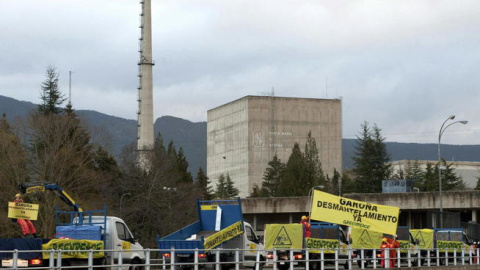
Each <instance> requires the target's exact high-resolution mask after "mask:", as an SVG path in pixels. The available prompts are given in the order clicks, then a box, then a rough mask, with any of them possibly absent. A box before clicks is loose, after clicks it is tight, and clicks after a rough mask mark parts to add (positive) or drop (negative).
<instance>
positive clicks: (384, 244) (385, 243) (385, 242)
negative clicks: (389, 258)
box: [380, 237, 390, 268]
mask: <svg viewBox="0 0 480 270" xmlns="http://www.w3.org/2000/svg"><path fill="white" fill-rule="evenodd" d="M389 248H390V243H389V242H388V239H387V237H382V244H381V245H380V249H381V250H382V256H381V263H380V265H381V267H382V268H390V267H389V265H388V263H387V262H386V259H385V255H386V253H387V252H388V250H387V249H389ZM389 255H390V253H389Z"/></svg>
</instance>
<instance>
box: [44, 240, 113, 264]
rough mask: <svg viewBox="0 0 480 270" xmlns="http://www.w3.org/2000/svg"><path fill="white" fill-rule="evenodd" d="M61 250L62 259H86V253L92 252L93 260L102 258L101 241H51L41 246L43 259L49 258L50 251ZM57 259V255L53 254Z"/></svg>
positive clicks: (102, 248)
mask: <svg viewBox="0 0 480 270" xmlns="http://www.w3.org/2000/svg"><path fill="white" fill-rule="evenodd" d="M52 249H54V250H59V249H61V250H62V257H63V258H81V259H86V258H88V253H89V251H90V249H91V250H93V258H101V257H103V256H104V253H103V250H104V249H105V248H104V246H103V241H98V240H75V239H52V240H50V241H49V242H48V243H46V244H43V245H42V250H44V252H43V258H44V259H49V258H50V252H49V251H50V250H52ZM54 257H55V258H57V253H56V252H55V253H54Z"/></svg>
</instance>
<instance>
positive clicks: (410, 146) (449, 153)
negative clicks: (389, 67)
mask: <svg viewBox="0 0 480 270" xmlns="http://www.w3.org/2000/svg"><path fill="white" fill-rule="evenodd" d="M37 106H38V105H36V104H34V103H31V102H27V101H19V100H16V99H13V98H9V97H5V96H2V95H0V114H5V115H6V116H7V119H8V121H9V122H11V123H12V122H13V121H14V120H15V119H16V118H17V117H22V118H24V117H26V116H27V115H28V113H29V112H30V111H32V110H33V109H35V108H36V107H37ZM75 112H76V113H77V115H78V117H79V118H80V119H82V120H83V121H85V122H86V123H87V126H88V128H89V131H90V133H91V134H92V142H94V143H100V144H102V145H105V147H106V148H107V149H108V151H110V153H111V154H112V155H113V156H115V157H116V158H117V159H118V158H119V157H120V155H121V152H122V149H123V148H124V147H126V146H128V145H130V144H133V143H136V138H137V121H136V120H131V119H125V118H121V117H117V116H112V115H107V114H103V113H100V112H97V111H94V110H75ZM154 132H155V135H156V134H158V132H161V134H162V137H163V141H164V144H165V146H167V145H168V143H170V141H172V142H173V143H174V145H175V147H176V149H177V151H178V150H179V149H180V147H182V149H183V151H184V154H185V156H186V158H187V161H188V163H189V171H190V172H191V173H192V174H193V175H196V173H197V171H198V168H199V167H202V169H203V170H204V171H206V169H207V168H206V165H207V122H192V121H189V120H186V119H182V118H179V117H175V116H168V115H167V116H162V117H160V118H157V119H156V120H155V123H154ZM385 144H386V146H387V151H388V153H389V154H390V157H391V160H392V161H396V160H415V159H418V160H437V159H438V156H437V146H438V145H437V144H432V143H400V142H385ZM342 149H343V150H342V158H343V169H350V168H352V167H353V161H352V157H353V155H354V151H355V139H342ZM442 156H444V157H446V159H447V161H453V160H454V161H472V162H475V161H480V145H449V144H442ZM284 162H286V161H284Z"/></svg>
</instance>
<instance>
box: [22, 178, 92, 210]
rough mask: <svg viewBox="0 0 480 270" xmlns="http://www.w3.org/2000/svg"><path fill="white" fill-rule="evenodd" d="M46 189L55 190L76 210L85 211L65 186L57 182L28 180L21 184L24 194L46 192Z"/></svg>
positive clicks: (56, 193)
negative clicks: (62, 186) (60, 185)
mask: <svg viewBox="0 0 480 270" xmlns="http://www.w3.org/2000/svg"><path fill="white" fill-rule="evenodd" d="M45 190H51V191H53V192H54V193H55V195H57V196H58V197H59V198H60V199H61V200H62V201H64V202H65V203H66V204H68V205H69V206H71V207H72V208H73V210H74V211H77V212H83V209H82V208H81V207H80V205H78V204H77V203H76V202H75V201H74V200H73V199H72V197H70V195H68V193H67V192H66V191H65V190H64V189H63V188H61V187H59V186H58V185H57V184H55V183H44V182H27V183H21V184H20V193H21V194H22V195H24V194H29V193H34V192H45Z"/></svg>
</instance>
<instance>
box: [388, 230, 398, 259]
mask: <svg viewBox="0 0 480 270" xmlns="http://www.w3.org/2000/svg"><path fill="white" fill-rule="evenodd" d="M389 247H390V254H389V255H390V267H395V262H396V261H397V250H398V249H399V248H400V242H398V241H397V235H394V237H393V239H389Z"/></svg>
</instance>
